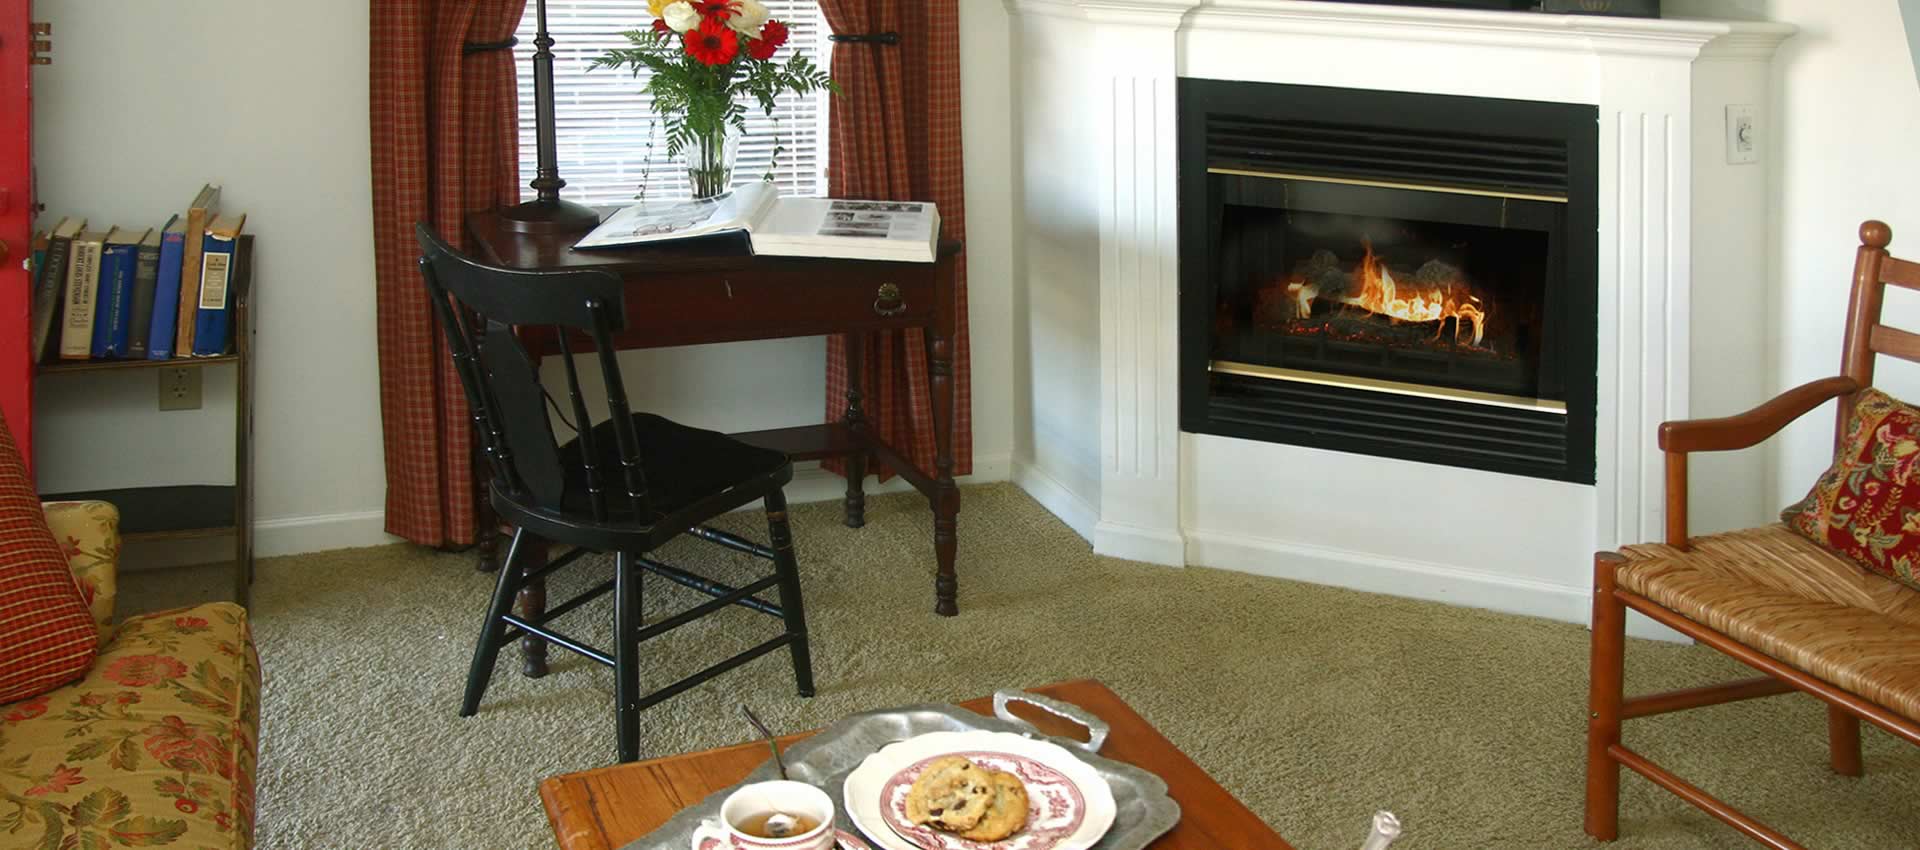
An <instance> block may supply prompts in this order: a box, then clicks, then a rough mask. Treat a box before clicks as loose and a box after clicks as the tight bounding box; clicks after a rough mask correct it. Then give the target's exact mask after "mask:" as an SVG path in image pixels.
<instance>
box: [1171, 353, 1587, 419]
mask: <svg viewBox="0 0 1920 850" xmlns="http://www.w3.org/2000/svg"><path fill="white" fill-rule="evenodd" d="M1207 371H1209V372H1219V373H1221V374H1223V375H1241V376H1244V377H1248V378H1265V379H1267V380H1270V381H1293V382H1295V383H1302V384H1318V385H1320V386H1323V387H1344V388H1346V389H1350V390H1371V391H1373V392H1381V393H1393V394H1395V395H1405V396H1414V397H1416V398H1431V399H1438V400H1440V401H1460V402H1466V403H1468V404H1484V405H1487V406H1489V407H1506V408H1511V409H1514V410H1532V411H1536V412H1539V413H1552V414H1556V415H1559V416H1565V415H1567V404H1566V402H1563V401H1552V400H1549V399H1544V398H1528V397H1526V396H1517V395H1501V394H1499V393H1482V392H1474V391H1473V390H1456V389H1453V388H1451V387H1435V386H1429V385H1427V384H1409V383H1405V382H1402V381H1383V380H1378V379H1375V378H1355V377H1352V376H1348V375H1332V374H1328V373H1326V372H1309V371H1306V370H1304V369H1282V368H1280V367H1278V366H1262V365H1260V364H1258V363H1238V362H1235V361H1232V360H1215V361H1212V362H1210V363H1208V364H1207Z"/></svg>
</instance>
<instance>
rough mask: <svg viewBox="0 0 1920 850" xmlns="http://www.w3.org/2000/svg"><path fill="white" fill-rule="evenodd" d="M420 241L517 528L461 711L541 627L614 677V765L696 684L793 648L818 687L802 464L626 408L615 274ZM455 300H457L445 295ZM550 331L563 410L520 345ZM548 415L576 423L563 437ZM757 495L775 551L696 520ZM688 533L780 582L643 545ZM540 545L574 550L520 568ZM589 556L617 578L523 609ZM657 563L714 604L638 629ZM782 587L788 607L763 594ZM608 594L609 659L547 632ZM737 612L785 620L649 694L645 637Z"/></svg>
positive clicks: (506, 509)
mask: <svg viewBox="0 0 1920 850" xmlns="http://www.w3.org/2000/svg"><path fill="white" fill-rule="evenodd" d="M415 232H416V234H417V235H418V237H419V240H420V250H421V253H422V256H421V258H420V272H421V275H422V276H423V277H425V278H426V283H427V293H428V296H429V298H430V300H431V302H432V304H433V308H434V311H435V316H436V318H437V319H438V320H439V323H440V326H441V328H442V329H443V330H444V331H445V332H446V335H447V345H448V348H449V349H450V350H451V351H452V354H453V362H454V366H455V368H456V371H458V372H459V375H460V380H461V383H462V384H463V386H464V387H465V389H466V393H467V401H468V403H469V405H470V406H471V407H472V411H473V426H474V429H475V431H476V432H477V433H478V437H479V440H480V443H481V448H482V450H483V451H484V452H485V454H486V457H487V460H488V463H489V465H490V466H491V472H492V476H493V482H492V486H491V488H490V489H491V494H492V497H491V501H492V503H493V509H494V511H496V512H497V513H498V514H499V516H500V518H501V519H502V520H504V521H506V522H507V523H509V524H511V525H512V526H513V527H514V535H513V541H512V543H511V544H510V545H509V547H508V549H507V559H506V562H505V563H504V564H503V565H502V567H501V569H500V580H499V585H498V586H497V587H496V588H495V589H494V592H493V602H492V604H491V605H490V606H489V607H488V609H487V616H486V620H485V621H483V623H482V624H481V627H480V640H479V643H478V644H477V645H476V646H475V647H474V649H473V666H472V669H471V670H470V671H469V672H468V674H467V692H466V698H465V700H464V701H463V702H462V703H461V706H460V714H461V716H463V717H467V716H471V715H473V713H474V712H475V711H477V710H478V709H479V707H480V698H481V696H482V695H483V694H484V693H485V692H486V689H487V683H488V681H489V680H490V679H491V678H492V676H493V666H494V660H495V659H496V658H497V657H498V656H499V654H500V648H501V647H503V646H505V645H507V644H509V643H512V642H513V641H514V640H516V639H518V638H520V637H522V636H526V635H534V636H537V637H540V638H543V639H545V640H547V641H550V642H552V643H554V644H558V645H559V646H561V647H563V648H565V649H568V650H571V651H573V652H577V653H579V654H581V655H584V656H586V657H588V658H590V659H592V660H594V661H597V662H599V663H601V664H605V665H608V666H610V667H612V668H613V670H614V682H615V685H614V693H615V697H614V698H615V701H616V702H617V703H618V718H619V723H618V728H619V751H620V760H621V761H623V762H625V761H633V760H634V759H637V758H639V755H640V712H641V710H643V709H645V708H647V707H649V706H652V705H654V704H656V703H659V702H661V701H662V700H665V699H668V698H670V697H673V696H674V695H676V694H679V693H680V692H682V691H685V690H687V689H688V688H691V687H694V686H695V685H699V684H700V683H702V682H705V681H707V680H709V679H711V678H713V677H715V676H718V675H720V674H721V673H724V672H726V671H728V670H731V669H733V668H735V667H738V666H740V665H741V664H744V663H746V662H748V661H751V660H753V659H754V658H757V657H759V656H761V655H765V654H766V653H768V652H772V651H773V650H775V649H779V648H780V647H782V646H785V647H787V648H788V649H789V650H790V651H791V652H792V655H793V677H794V680H795V682H796V684H797V685H798V687H799V691H800V695H801V696H812V695H813V665H812V661H811V659H810V658H809V657H808V652H807V624H806V615H805V614H804V612H803V611H802V608H801V603H800V574H799V570H798V568H797V567H796V565H795V563H794V557H793V537H792V533H791V531H790V530H789V528H788V525H787V502H786V494H785V493H784V492H783V491H782V488H783V487H785V486H786V484H787V482H789V481H791V480H792V479H793V463H792V462H791V461H790V460H788V459H787V456H786V455H784V454H781V453H780V452H776V451H772V450H769V449H763V448H758V447H755V446H750V445H747V444H746V443H742V442H740V441H738V440H735V439H733V438H731V437H728V436H726V435H724V434H718V433H714V432H712V431H702V430H700V429H697V428H689V427H687V426H684V425H680V424H677V423H674V422H672V421H669V420H667V419H663V418H661V417H659V416H653V415H650V414H646V413H632V412H630V411H629V410H628V408H627V397H626V391H625V389H624V388H623V385H622V384H621V380H620V364H619V363H618V362H617V360H616V359H615V357H614V347H613V333H614V332H615V331H617V330H619V329H620V328H621V327H622V326H623V325H624V323H625V317H626V309H625V298H624V297H623V295H622V287H621V284H620V279H619V278H617V277H615V276H613V275H612V274H609V273H606V272H599V271H567V272H525V271H514V270H511V269H501V268H494V267H492V266H487V265H484V264H481V263H479V262H476V261H474V260H471V259H469V258H467V257H463V256H461V255H460V254H459V253H457V252H456V251H454V249H453V248H452V247H451V246H449V245H447V243H446V242H444V241H442V240H441V239H440V237H439V236H438V235H436V234H435V233H434V232H433V231H432V230H431V229H430V228H428V227H427V226H426V225H424V224H423V225H419V226H417V227H416V228H415ZM448 296H451V298H449V297H448ZM542 333H544V334H551V335H552V337H551V339H553V340H554V341H555V342H556V344H557V350H558V351H560V352H561V354H562V356H561V357H560V361H561V363H563V364H564V367H565V372H566V383H567V387H566V389H567V397H568V400H569V402H570V404H569V407H570V415H569V414H563V413H561V411H560V410H559V405H558V403H557V402H555V401H554V399H553V396H552V394H551V393H549V392H548V391H547V389H546V388H545V387H544V386H542V385H541V383H540V376H539V369H538V364H537V363H535V362H534V359H533V357H532V356H530V355H529V354H528V351H527V349H526V347H525V346H524V345H523V344H522V342H523V338H524V337H525V336H526V335H530V334H542ZM589 347H590V348H591V349H592V351H593V352H594V353H595V354H596V355H598V358H599V363H600V372H601V382H602V383H603V384H604V388H605V392H606V405H607V410H608V412H609V414H610V415H609V418H608V419H607V420H606V421H604V422H601V423H599V424H597V425H591V427H586V428H585V429H584V430H582V429H580V428H579V427H576V426H581V425H588V424H590V423H592V421H593V420H592V418H591V417H590V416H589V414H588V408H587V402H586V398H585V396H583V395H582V393H581V388H580V374H579V371H578V370H577V368H576V367H575V365H574V359H573V356H572V355H573V353H574V352H575V351H576V350H578V351H582V352H583V353H584V351H585V349H587V348H589ZM549 405H552V409H553V418H557V419H559V420H560V421H561V423H562V424H563V425H566V427H568V428H570V429H572V430H573V431H574V436H573V438H572V439H570V440H567V441H565V442H564V443H563V442H561V441H559V440H558V439H556V437H555V431H554V427H553V424H552V422H553V419H552V418H549V413H548V409H549ZM755 500H761V501H763V502H764V503H765V506H766V512H767V531H768V537H769V539H770V540H769V543H770V545H767V546H762V545H760V544H758V543H754V542H752V541H750V540H746V539H743V538H740V537H736V536H734V535H731V534H727V533H725V532H722V531H718V530H715V529H712V528H707V527H705V526H704V525H703V524H704V523H707V522H710V521H711V520H713V518H715V517H717V516H720V515H721V514H724V513H727V512H728V511H732V510H734V509H737V508H740V507H743V506H745V505H748V504H750V503H752V502H753V501H755ZM682 535H691V536H693V537H696V538H699V539H702V540H706V541H708V542H711V543H715V544H718V545H720V546H724V547H727V548H730V549H734V550H737V551H740V552H746V553H748V554H752V555H757V556H759V557H762V558H766V559H768V560H770V561H772V562H773V567H774V571H773V575H771V576H768V577H766V578H763V579H760V580H758V581H755V582H752V583H750V584H747V585H746V586H744V587H731V586H728V585H726V584H722V583H720V582H717V581H712V580H710V579H707V578H705V577H702V576H699V575H696V574H694V573H691V572H688V571H686V570H683V569H680V568H678V567H674V566H672V565H669V564H665V563H662V562H660V561H657V560H655V559H653V558H652V557H649V554H650V553H652V552H653V551H654V550H656V549H658V548H659V547H660V546H661V545H662V544H665V543H666V542H667V541H669V540H673V539H675V538H677V537H680V536H682ZM545 541H551V542H553V543H559V544H563V545H570V546H572V547H574V548H573V549H572V550H571V551H569V552H567V553H566V554H564V555H561V556H559V557H557V558H555V559H553V560H552V561H551V562H550V563H548V564H547V565H546V566H545V567H542V568H540V569H538V570H536V571H533V572H527V573H526V574H524V575H523V574H522V573H523V570H522V567H521V564H520V562H519V559H520V558H521V557H523V556H524V554H525V553H527V552H528V551H530V549H531V548H532V547H534V546H541V545H545ZM587 552H612V553H614V576H613V578H612V579H611V580H610V581H607V582H603V583H601V584H600V585H598V586H596V587H594V588H592V589H591V590H588V591H586V592H585V593H583V594H581V595H580V596H578V597H576V598H574V599H570V600H568V601H566V602H562V603H560V604H558V605H555V606H553V607H552V608H550V609H548V610H547V612H546V613H545V614H544V615H542V616H540V617H539V618H537V619H532V620H529V619H526V618H522V617H517V616H514V615H513V613H512V604H513V598H514V594H515V593H517V592H518V591H519V590H520V588H521V587H522V586H524V585H526V584H527V583H528V582H529V581H532V580H535V579H540V578H544V577H545V576H546V575H547V574H549V573H551V572H553V571H554V570H557V569H559V568H561V567H564V566H566V565H568V564H570V563H572V562H573V561H575V560H577V559H578V558H579V557H580V556H581V555H583V554H585V553H587ZM643 572H651V573H654V574H656V575H659V576H661V577H663V578H666V579H668V580H670V581H673V582H675V583H677V584H680V585H684V586H686V587H690V588H693V589H695V590H699V591H701V592H703V593H705V594H706V595H708V596H711V597H713V598H712V599H711V600H710V601H706V602H704V603H702V604H700V605H698V606H695V607H693V608H690V609H688V610H685V611H682V612H680V613H678V614H674V615H673V616H670V617H667V618H665V619H662V620H660V621H658V622H655V623H652V624H650V625H645V624H643V623H642V622H641V607H640V600H641V596H640V577H641V574H642V573H643ZM775 587H777V588H778V589H779V598H780V603H779V604H778V605H774V604H771V603H768V602H765V601H763V600H761V599H759V598H758V597H757V595H756V594H759V593H762V592H764V591H766V590H768V589H769V588H775ZM608 591H612V592H613V597H614V615H613V622H614V636H615V637H614V648H613V652H612V653H611V654H609V653H607V652H603V651H601V650H598V649H594V648H593V647H590V646H587V645H586V644H584V643H582V642H580V641H578V640H575V639H573V638H570V637H567V636H566V635H563V634H560V633H558V632H555V631H553V630H552V629H551V628H550V627H549V623H551V622H552V621H553V620H555V619H556V618H558V617H560V616H562V615H564V614H566V613H568V612H571V611H573V610H574V609H575V608H578V607H580V606H581V605H583V604H585V603H587V602H588V601H590V600H592V599H595V598H597V597H599V596H602V595H604V594H606V593H607V592H608ZM731 605H739V606H743V607H746V608H749V609H752V610H754V611H759V612H761V613H764V614H770V615H773V616H775V617H780V618H782V619H783V620H784V621H785V625H786V627H785V630H784V631H783V632H782V633H781V634H780V635H779V636H778V637H775V638H773V639H771V640H768V641H766V642H764V643H761V644H759V645H758V646H755V647H753V648H752V649H749V650H747V651H745V652H742V653H740V654H738V655H735V656H733V657H731V658H728V659H726V660H725V661H721V662H719V663H717V664H714V665H713V666H711V667H708V668H706V669H705V670H702V671H700V672H698V673H695V674H693V675H691V676H688V677H686V678H685V679H682V680H680V681H678V682H675V683H673V684H671V685H668V686H666V687H664V688H661V689H659V690H657V691H654V692H653V693H651V694H647V695H645V696H642V695H641V693H640V660H639V646H640V643H641V642H642V641H645V640H647V639H649V638H654V637H658V636H659V635H661V634H664V633H666V632H668V631H670V630H672V629H675V628H677V627H679V626H683V625H686V624H687V623H690V622H693V621H694V620H697V619H699V618H701V617H704V616H706V615H707V614H711V613H714V612H716V611H719V610H721V609H723V608H726V607H728V606H731Z"/></svg>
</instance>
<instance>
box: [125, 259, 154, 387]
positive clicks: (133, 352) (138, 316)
mask: <svg viewBox="0 0 1920 850" xmlns="http://www.w3.org/2000/svg"><path fill="white" fill-rule="evenodd" d="M159 275H160V246H158V245H141V246H140V250H139V252H138V253H137V254H135V255H134V261H133V309H132V311H131V312H129V313H128V321H127V357H128V359H131V360H145V359H146V358H147V341H148V339H149V337H151V336H152V331H153V296H154V289H155V288H156V287H157V286H159V283H160V281H159Z"/></svg>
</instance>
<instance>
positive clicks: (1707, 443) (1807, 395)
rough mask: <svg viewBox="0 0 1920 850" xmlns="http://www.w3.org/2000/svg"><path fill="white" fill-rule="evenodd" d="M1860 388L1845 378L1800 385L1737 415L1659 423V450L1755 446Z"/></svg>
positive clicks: (1698, 449) (1694, 450)
mask: <svg viewBox="0 0 1920 850" xmlns="http://www.w3.org/2000/svg"><path fill="white" fill-rule="evenodd" d="M1860 389H1861V387H1860V383H1859V382H1858V381H1855V380H1854V379H1852V378H1849V377H1846V376H1844V375H1843V376H1838V377H1833V378H1821V379H1820V380H1818V381H1813V382H1811V383H1806V384H1801V385H1800V386H1797V387H1794V388H1793V389H1790V390H1787V391H1786V392H1784V393H1781V394H1780V395H1779V396H1777V397H1775V398H1774V399H1772V400H1770V401H1768V402H1766V403H1765V404H1762V405H1760V406H1759V407H1756V408H1754V409H1752V410H1749V411H1747V412H1745V413H1742V414H1739V415H1737V416H1723V417H1720V418H1718V419H1686V420H1679V421H1674V422H1662V423H1660V448H1661V450H1662V451H1667V452H1680V453H1686V452H1719V451H1729V450H1732V449H1744V448H1748V447H1751V446H1756V445H1759V444H1760V443H1761V441H1763V440H1765V439H1767V438H1768V437H1771V436H1773V435H1774V434H1777V433H1779V432H1780V429H1782V428H1785V427H1787V425H1788V423H1791V422H1792V421H1793V420H1795V419H1799V418H1800V417H1801V416H1804V415H1806V414H1807V412H1808V411H1810V410H1813V409H1814V408H1816V407H1819V406H1820V405H1822V404H1826V403H1827V402H1828V401H1829V400H1832V399H1835V398H1839V397H1840V396H1843V395H1846V394H1848V393H1852V392H1858V391H1859V390H1860Z"/></svg>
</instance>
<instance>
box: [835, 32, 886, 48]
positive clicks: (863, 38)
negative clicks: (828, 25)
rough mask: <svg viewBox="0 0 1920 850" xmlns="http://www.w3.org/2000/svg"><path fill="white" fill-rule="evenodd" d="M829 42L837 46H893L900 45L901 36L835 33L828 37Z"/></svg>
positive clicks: (873, 33) (875, 33) (879, 33)
mask: <svg viewBox="0 0 1920 850" xmlns="http://www.w3.org/2000/svg"><path fill="white" fill-rule="evenodd" d="M827 40H828V41H831V42H834V43H836V44H885V45H889V46H891V45H896V44H899V43H900V34H899V33H897V32H869V33H854V34H851V35H841V34H839V33H834V34H833V35H830V36H827Z"/></svg>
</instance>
